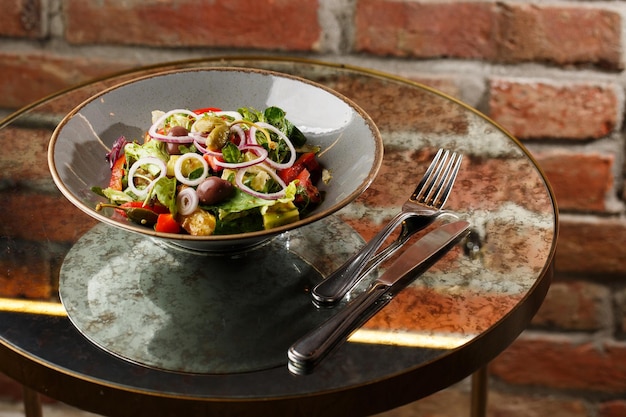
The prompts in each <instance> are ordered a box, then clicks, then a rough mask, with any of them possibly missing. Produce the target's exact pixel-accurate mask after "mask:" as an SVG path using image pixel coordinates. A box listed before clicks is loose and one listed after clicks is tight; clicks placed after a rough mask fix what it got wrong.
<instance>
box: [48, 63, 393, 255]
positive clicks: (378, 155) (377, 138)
mask: <svg viewBox="0 0 626 417" xmlns="http://www.w3.org/2000/svg"><path fill="white" fill-rule="evenodd" d="M193 72H243V73H254V74H262V75H268V76H273V77H279V78H286V79H291V80H294V81H297V82H301V83H304V84H308V85H310V86H313V87H315V88H318V89H321V90H324V91H326V92H327V93H329V94H331V95H333V96H335V97H337V98H338V99H339V100H341V101H343V102H345V103H346V104H348V105H349V106H350V107H351V108H352V109H353V110H354V111H355V112H356V113H358V114H359V115H360V116H361V118H362V119H363V120H364V121H365V123H366V125H367V127H368V128H369V130H370V132H371V133H372V137H373V138H374V145H375V150H374V162H373V164H372V167H371V169H370V170H369V172H368V174H367V176H366V178H365V179H364V180H363V181H362V182H361V184H360V185H359V186H358V187H357V188H356V189H355V190H353V191H352V192H351V193H350V194H348V195H347V196H345V197H344V198H342V199H341V201H339V202H338V203H337V204H334V205H333V206H331V207H329V208H326V209H324V210H321V211H315V210H314V211H313V212H312V213H310V214H309V215H307V216H306V217H304V218H301V219H300V220H298V221H296V222H293V223H288V224H286V225H283V226H278V227H275V228H272V229H263V230H258V231H254V232H245V233H237V234H224V235H209V236H195V235H189V234H182V233H164V232H157V231H155V230H154V229H152V228H149V227H144V226H140V225H135V224H133V223H131V222H126V223H125V222H121V221H118V220H115V219H113V218H111V217H108V216H106V215H103V214H100V213H99V212H97V211H96V210H95V208H90V207H88V206H87V205H86V204H85V203H83V202H82V201H81V200H80V199H79V198H77V197H76V196H75V195H74V194H73V193H72V192H71V191H70V190H69V188H68V187H66V186H65V184H64V182H63V180H62V179H61V176H60V175H59V172H58V170H57V167H56V163H55V161H54V156H55V147H56V146H55V145H56V143H57V141H58V140H59V135H60V133H61V131H62V130H63V128H64V127H65V125H66V124H67V123H68V122H69V120H70V119H72V118H73V117H74V116H75V115H76V114H77V113H79V112H80V110H82V109H83V108H84V107H85V106H87V105H88V104H90V103H92V102H94V101H95V100H97V99H98V98H99V97H101V96H103V95H105V94H108V93H110V92H112V91H114V90H117V89H120V88H123V87H125V86H127V85H130V84H134V83H137V82H141V81H145V80H148V79H152V78H158V77H164V76H168V75H173V74H181V73H193ZM383 153H384V149H383V140H382V136H381V134H380V131H379V129H378V126H376V124H375V123H374V121H373V120H372V118H371V117H370V116H369V115H368V114H367V113H366V112H365V110H363V109H362V108H361V107H360V106H359V105H358V104H356V103H355V102H354V101H353V100H351V99H350V98H348V97H346V96H345V95H343V94H341V93H339V92H337V91H335V90H333V89H332V88H330V87H327V86H325V85H322V84H319V83H317V82H315V81H312V80H309V79H306V78H303V77H300V76H296V75H293V74H288V73H282V72H279V71H273V70H267V69H260V68H250V67H236V66H223V67H214V66H206V67H197V68H188V69H173V70H167V71H161V72H157V73H153V74H148V75H143V76H140V77H137V78H133V79H131V80H126V81H123V82H121V83H118V84H115V85H113V86H110V87H107V88H105V89H103V90H102V91H99V92H98V93H96V94H94V95H92V96H91V97H89V98H87V99H85V100H83V101H82V102H81V103H80V104H78V105H77V106H75V107H74V108H73V109H72V110H71V111H70V112H69V113H67V114H66V115H65V116H64V117H63V119H62V120H61V121H60V122H59V124H58V125H57V126H56V128H55V129H54V131H53V133H52V136H51V138H50V141H49V144H48V168H49V170H50V173H51V175H52V179H53V181H54V183H55V184H56V186H57V188H58V189H59V190H60V191H61V193H62V194H63V195H64V196H65V198H67V199H68V200H69V201H70V202H71V203H72V204H73V205H74V206H76V207H77V208H78V209H80V210H81V211H83V212H84V213H86V214H87V215H89V216H91V217H92V218H94V219H96V220H98V221H100V222H103V223H106V224H109V225H111V226H115V227H119V228H122V229H124V230H127V231H130V232H135V233H140V234H143V235H146V236H150V237H154V238H160V239H166V240H174V241H187V242H197V243H202V242H206V243H211V242H212V243H215V244H217V243H219V242H224V243H229V242H230V243H235V242H236V241H239V240H247V239H262V238H264V237H267V238H270V237H272V236H274V235H278V234H281V233H284V232H286V231H289V230H293V229H296V228H299V227H302V226H306V225H308V224H311V223H313V222H316V221H318V220H320V219H323V218H325V217H327V216H329V215H331V214H333V213H335V212H337V211H339V210H341V209H342V208H344V207H345V206H347V205H348V204H350V203H351V202H352V201H354V200H355V199H356V198H357V197H358V196H359V195H361V194H362V193H363V192H364V191H365V190H367V189H368V188H369V186H370V185H371V184H372V182H373V181H374V178H375V177H376V176H377V175H378V172H379V170H380V167H381V166H382V161H383Z"/></svg>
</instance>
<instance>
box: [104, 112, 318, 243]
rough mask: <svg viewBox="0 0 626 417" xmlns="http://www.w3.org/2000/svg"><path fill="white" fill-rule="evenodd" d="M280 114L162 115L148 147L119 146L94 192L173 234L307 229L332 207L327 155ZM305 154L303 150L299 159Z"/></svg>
mask: <svg viewBox="0 0 626 417" xmlns="http://www.w3.org/2000/svg"><path fill="white" fill-rule="evenodd" d="M305 142H306V137H304V135H303V134H302V132H301V131H300V130H299V129H298V128H297V127H296V126H294V125H293V124H292V123H291V122H289V120H288V119H287V118H286V113H285V112H284V111H283V110H282V109H280V108H278V107H268V108H267V109H265V111H263V112H260V111H257V110H255V109H252V108H245V107H243V108H240V109H238V110H237V111H223V110H221V109H218V108H213V107H207V108H202V109H196V110H193V111H190V110H186V109H174V110H170V111H167V112H163V111H159V110H155V111H153V112H152V124H151V126H150V127H149V128H148V130H147V135H146V136H145V138H144V141H143V142H142V143H140V142H137V141H133V142H128V141H127V140H126V138H124V137H123V136H122V137H120V138H118V140H116V142H115V144H114V146H113V148H114V149H112V150H111V152H109V153H108V154H107V159H108V160H109V161H110V163H111V178H110V182H109V187H107V188H105V189H101V188H99V187H93V188H92V189H93V191H94V192H96V193H98V194H99V195H102V196H105V197H106V198H108V199H109V202H110V204H100V205H99V206H98V208H97V209H98V210H101V209H102V208H104V207H114V208H116V209H117V210H118V211H120V212H121V213H122V214H123V215H124V216H125V217H127V218H128V219H129V220H131V221H134V222H136V223H138V224H142V225H145V226H152V227H154V229H155V230H156V231H158V232H163V233H188V234H191V235H200V236H208V235H212V234H216V233H217V234H226V233H228V234H231V233H244V232H249V231H255V230H262V229H270V228H274V227H278V226H282V225H285V224H289V223H292V222H295V221H298V220H299V219H300V218H302V216H303V215H304V214H306V213H307V212H308V211H309V210H311V209H313V208H314V207H315V206H316V205H317V204H319V203H320V202H321V200H322V196H321V194H320V192H319V190H318V189H317V187H316V183H317V181H319V179H320V177H321V176H322V171H323V170H322V167H321V165H320V163H319V161H318V159H317V155H316V152H317V151H319V148H318V147H315V146H310V145H306V143H305ZM299 149H300V151H298V150H299Z"/></svg>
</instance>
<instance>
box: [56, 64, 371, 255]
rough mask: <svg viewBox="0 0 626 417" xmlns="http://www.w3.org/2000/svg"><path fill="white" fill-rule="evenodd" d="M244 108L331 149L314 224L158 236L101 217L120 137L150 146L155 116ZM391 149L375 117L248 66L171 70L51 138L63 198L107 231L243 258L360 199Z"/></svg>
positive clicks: (93, 106) (100, 101) (104, 99)
mask: <svg viewBox="0 0 626 417" xmlns="http://www.w3.org/2000/svg"><path fill="white" fill-rule="evenodd" d="M206 106H214V107H220V108H222V109H229V110H235V109H237V108H239V107H254V108H256V109H259V110H263V109H265V108H266V107H269V106H277V107H281V108H282V109H284V110H285V111H286V113H287V118H288V119H289V120H290V121H292V122H293V123H294V124H295V125H296V126H297V127H298V128H299V129H300V130H302V132H303V133H304V134H305V135H306V136H307V138H308V143H311V144H316V145H319V146H321V148H322V154H321V156H320V162H321V163H322V164H323V165H324V167H325V168H327V169H329V170H330V172H331V174H332V180H331V181H330V182H329V183H328V184H321V185H320V189H321V190H322V191H324V192H325V198H324V201H323V202H322V204H321V205H320V206H319V207H317V208H316V209H315V210H314V211H313V212H311V213H310V214H309V215H308V216H307V217H304V218H302V219H300V220H299V221H298V222H295V223H291V224H288V225H285V226H281V227H277V228H275V229H270V230H263V231H258V232H250V233H241V234H234V235H214V236H191V235H184V234H172V233H158V232H156V231H154V230H153V229H151V228H147V227H142V226H139V225H136V224H133V223H130V222H125V221H118V220H116V219H114V218H111V215H112V212H111V213H109V211H110V210H105V211H96V210H95V207H96V205H97V204H98V203H99V202H102V201H104V199H103V198H102V197H99V196H98V195H96V194H95V193H93V192H92V191H91V187H93V186H100V187H106V186H107V184H108V181H109V177H110V169H109V165H108V162H107V161H106V160H105V157H104V155H105V153H106V152H107V151H108V149H109V148H110V147H111V145H112V143H113V142H114V141H115V139H117V138H118V137H119V136H120V135H124V136H126V138H128V139H135V138H141V137H142V136H143V134H144V133H145V131H146V130H147V129H148V127H149V124H150V117H151V116H150V115H151V112H152V110H155V109H160V110H164V111H167V110H170V109H174V108H188V109H193V108H202V107H206ZM382 157H383V145H382V139H381V136H380V132H379V131H378V129H377V127H376V126H375V124H374V123H373V121H372V120H371V118H370V117H369V116H368V115H367V114H366V113H365V112H364V111H363V110H362V109H361V108H359V107H358V106H357V105H356V104H355V103H353V102H352V101H350V100H349V99H347V98H346V97H344V96H342V95H340V94H338V93H337V92H335V91H332V90H330V89H328V88H326V87H324V86H321V85H319V84H316V83H313V82H311V81H308V80H305V79H302V78H297V77H294V76H291V75H286V74H280V73H276V72H271V71H265V70H258V69H242V68H206V69H194V70H183V71H171V72H164V73H159V74H156V75H151V76H147V77H142V78H139V79H136V80H133V81H130V82H126V83H123V84H120V85H118V86H115V87H112V88H110V89H107V90H104V91H102V92H101V93H99V94H97V95H95V96H94V97H91V98H90V99H89V100H87V101H85V102H84V103H82V104H80V105H79V106H78V107H76V108H75V109H74V110H72V111H71V112H70V113H69V114H68V115H67V116H66V117H65V118H64V119H63V120H62V121H61V123H60V124H59V126H58V127H57V128H56V130H55V131H54V133H53V135H52V138H51V140H50V145H49V149H48V164H49V167H50V171H51V173H52V177H53V179H54V182H55V183H56V185H57V187H58V188H59V189H60V190H61V192H62V193H63V195H64V196H65V197H66V198H67V199H68V200H69V201H70V202H72V203H73V204H74V205H75V206H77V207H78V208H79V209H81V210H82V211H84V212H85V213H87V214H88V215H90V216H92V217H94V218H96V219H97V220H99V221H101V222H104V223H106V224H109V225H112V226H115V227H119V228H122V229H124V230H127V231H129V232H133V233H140V234H142V235H146V236H151V237H154V238H158V239H162V240H164V241H167V242H169V243H171V244H174V245H178V246H182V247H184V248H189V249H195V250H203V251H217V252H224V251H233V250H240V249H243V248H246V247H250V246H253V245H256V244H259V243H261V242H263V241H266V240H268V239H270V238H271V237H274V236H276V235H278V234H280V233H283V232H285V231H288V230H291V229H295V228H297V227H301V226H304V225H307V224H310V223H312V222H315V221H317V220H319V219H322V218H324V217H326V216H328V215H330V214H332V213H334V212H336V211H337V210H339V209H341V208H342V207H344V206H346V205H347V204H348V203H350V202H351V201H353V200H354V199H355V198H356V197H358V196H359V195H360V194H361V193H362V192H363V191H364V190H365V189H366V188H367V187H368V186H369V185H370V183H371V182H372V181H373V179H374V177H375V175H376V174H377V172H378V169H379V168H380V165H381V162H382Z"/></svg>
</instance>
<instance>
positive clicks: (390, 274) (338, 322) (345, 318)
mask: <svg viewBox="0 0 626 417" xmlns="http://www.w3.org/2000/svg"><path fill="white" fill-rule="evenodd" d="M469 226H470V224H469V223H468V222H466V221H463V220H461V221H457V222H453V223H448V224H445V225H443V226H441V227H439V228H437V229H435V230H433V231H431V232H430V233H427V234H426V235H425V236H424V237H422V238H421V239H420V240H418V241H417V242H415V243H414V244H413V245H411V246H410V247H409V248H408V249H406V250H405V251H404V252H403V253H402V255H400V256H399V257H398V259H397V260H396V261H395V262H394V263H393V264H392V265H391V266H390V267H389V268H388V269H387V270H386V271H385V273H384V274H383V275H382V276H381V277H380V278H378V279H376V281H374V282H373V283H372V284H371V285H370V286H369V288H368V289H367V291H365V292H364V293H363V294H361V295H359V296H358V297H357V298H355V299H354V300H352V301H350V302H349V303H348V304H347V305H346V306H345V307H344V308H343V309H342V310H341V311H339V313H337V314H335V315H334V316H332V317H331V318H329V319H328V320H326V321H325V322H324V323H322V324H321V325H320V326H319V327H317V328H316V329H314V330H312V331H311V332H309V333H308V334H306V335H304V336H303V337H302V338H301V339H299V340H298V341H297V342H295V343H294V344H293V345H292V346H291V347H290V348H289V350H288V352H287V356H288V358H289V364H288V368H289V370H290V371H291V372H292V373H294V374H305V373H308V372H309V371H310V370H311V369H313V367H314V366H315V365H316V364H317V363H319V361H320V360H321V359H323V358H324V357H325V356H326V355H327V354H328V353H330V352H331V351H332V350H333V349H334V348H336V347H337V346H338V345H339V344H340V343H341V342H343V341H345V340H346V339H347V338H348V336H350V334H351V333H352V332H353V331H354V330H356V329H358V328H359V327H360V326H361V325H363V324H364V323H365V322H366V321H367V320H369V319H370V318H371V317H372V316H373V315H374V314H375V313H376V312H378V311H379V310H380V309H381V308H382V307H383V306H385V305H386V304H387V303H388V302H389V301H390V300H391V299H392V298H393V296H394V295H395V294H397V293H398V292H399V291H401V290H402V289H403V288H405V287H406V286H407V285H408V284H410V283H411V282H412V281H413V280H415V278H417V276H418V275H420V274H421V273H423V272H425V271H426V270H427V269H428V268H429V267H430V266H432V265H433V264H434V262H436V261H437V260H438V259H439V258H440V257H441V256H442V255H443V254H444V253H446V252H447V251H448V250H450V249H451V248H452V246H454V244H456V243H457V242H458V241H459V239H461V238H462V237H463V236H464V235H465V234H466V232H467V230H468V229H469Z"/></svg>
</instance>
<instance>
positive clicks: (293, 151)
mask: <svg viewBox="0 0 626 417" xmlns="http://www.w3.org/2000/svg"><path fill="white" fill-rule="evenodd" d="M256 125H257V126H258V127H262V128H264V129H268V130H271V131H272V132H274V133H276V134H277V135H278V137H280V138H281V139H282V140H283V141H285V143H286V144H287V147H288V148H289V154H290V155H289V160H288V161H287V162H284V163H279V162H276V161H274V160H272V159H271V158H267V163H268V165H270V166H272V167H274V168H276V169H285V168H289V167H290V166H292V165H293V164H294V162H296V148H294V146H293V143H291V141H290V140H289V138H288V137H287V136H285V134H284V133H283V132H281V131H280V130H278V129H277V128H276V127H274V126H272V125H271V124H269V123H263V122H259V123H257V124H256ZM251 137H254V136H251Z"/></svg>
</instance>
